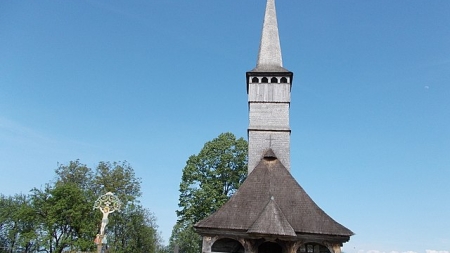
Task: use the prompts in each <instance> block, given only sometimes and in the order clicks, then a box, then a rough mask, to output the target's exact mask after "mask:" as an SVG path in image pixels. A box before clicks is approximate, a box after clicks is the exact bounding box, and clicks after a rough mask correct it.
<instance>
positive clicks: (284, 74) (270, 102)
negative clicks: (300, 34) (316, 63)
mask: <svg viewBox="0 0 450 253" xmlns="http://www.w3.org/2000/svg"><path fill="white" fill-rule="evenodd" d="M246 76H247V94H248V107H249V126H248V145H249V146H248V174H250V172H252V170H253V169H254V168H255V167H256V165H257V164H258V163H259V161H260V160H261V158H263V155H264V153H265V152H266V151H267V150H268V149H272V150H273V152H274V153H275V155H276V156H277V157H278V159H279V160H280V161H281V163H282V164H283V165H284V166H285V167H286V168H287V170H290V167H291V163H290V136H291V129H290V126H289V107H290V102H291V87H292V78H293V73H292V72H290V71H289V70H287V69H285V68H283V61H282V57H281V47H280V39H279V35H278V24H277V15H276V10H275V1H274V0H268V1H267V5H266V12H265V15H264V23H263V29H262V36H261V42H260V46H259V53H258V60H257V64H256V68H254V69H253V70H251V71H249V72H247V75H246Z"/></svg>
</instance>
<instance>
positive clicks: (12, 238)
mask: <svg viewBox="0 0 450 253" xmlns="http://www.w3.org/2000/svg"><path fill="white" fill-rule="evenodd" d="M34 218H35V217H34V211H33V209H32V207H31V205H30V200H29V198H28V197H27V196H26V195H23V194H17V195H15V196H13V197H6V196H3V195H1V196H0V252H16V251H17V250H19V249H22V250H25V251H27V252H29V251H31V250H33V249H35V247H36V240H35V238H36V232H35V231H36V226H37V223H36V222H35V220H34Z"/></svg>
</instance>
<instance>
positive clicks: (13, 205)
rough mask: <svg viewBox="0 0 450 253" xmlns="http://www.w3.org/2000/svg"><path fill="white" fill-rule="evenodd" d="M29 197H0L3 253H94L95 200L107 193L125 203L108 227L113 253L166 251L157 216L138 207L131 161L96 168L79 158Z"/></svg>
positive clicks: (137, 187)
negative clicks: (88, 252)
mask: <svg viewBox="0 0 450 253" xmlns="http://www.w3.org/2000/svg"><path fill="white" fill-rule="evenodd" d="M55 172H56V177H55V179H54V180H53V181H52V182H51V183H48V184H46V185H45V187H43V189H37V188H35V189H33V190H32V191H31V193H30V194H29V195H16V196H14V197H5V196H2V195H0V253H12V252H18V251H24V252H47V253H60V252H65V251H72V252H77V251H94V250H95V245H94V243H93V239H94V238H95V235H96V234H97V233H98V231H99V227H100V222H101V218H102V214H101V212H99V211H98V210H93V204H94V202H95V200H96V199H97V198H98V197H99V196H100V195H103V194H105V193H106V192H108V191H111V192H113V193H115V194H116V195H117V196H118V197H119V199H120V200H121V201H122V202H123V208H122V210H121V211H120V212H115V213H113V214H112V215H111V216H110V219H109V220H110V223H109V224H108V226H107V228H106V233H107V236H108V237H107V238H108V245H109V246H110V251H109V252H110V253H144V252H146V253H148V252H149V253H156V252H163V251H164V250H165V248H164V247H163V246H162V245H161V241H162V240H161V237H160V234H159V233H158V231H157V225H156V218H155V216H154V215H153V214H152V213H151V212H150V211H149V210H148V209H145V208H144V207H142V206H141V205H140V204H139V199H138V197H139V196H141V192H140V184H141V181H140V179H139V178H137V177H136V176H135V173H134V170H133V168H132V167H131V166H130V165H129V164H128V163H127V162H113V163H110V162H100V163H99V164H98V166H97V167H96V168H95V170H93V169H91V168H89V167H88V166H86V165H85V164H82V163H80V162H79V161H78V160H76V161H71V162H70V163H68V164H66V165H64V164H60V165H59V166H58V168H57V169H56V170H55Z"/></svg>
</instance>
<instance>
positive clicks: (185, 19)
mask: <svg viewBox="0 0 450 253" xmlns="http://www.w3.org/2000/svg"><path fill="white" fill-rule="evenodd" d="M264 7H265V1H264V0H261V1H218V0H216V1H211V0H202V1H200V0H190V1H186V0H167V1H166V0H164V1H163V0H153V1H115V0H108V1H99V0H89V1H86V0H71V1H69V0H68V1H47V0H43V1H1V2H0V170H1V179H2V180H1V181H2V182H1V184H0V193H2V194H6V195H13V194H15V193H21V192H22V193H28V191H29V190H30V189H31V188H33V187H41V186H42V185H44V184H45V183H47V182H49V181H50V180H52V179H53V177H54V175H55V174H54V170H55V169H56V168H57V164H58V163H63V164H65V163H68V162H69V161H71V160H75V159H80V161H81V162H82V163H85V164H87V165H88V166H91V167H95V166H96V164H97V163H98V162H99V161H123V160H127V161H128V162H129V163H130V164H131V165H132V166H133V168H134V169H135V171H136V174H137V176H138V177H141V178H142V191H143V198H142V203H143V205H144V206H145V207H147V208H149V209H150V210H151V211H153V212H154V214H155V216H156V217H157V219H158V221H157V223H158V225H159V230H160V231H161V232H162V235H163V238H164V239H165V240H166V242H167V240H168V238H169V236H170V233H171V229H172V226H173V225H174V223H175V221H176V216H175V210H176V209H177V203H178V186H179V183H180V179H181V171H182V169H183V167H184V165H185V162H186V160H187V158H188V157H189V156H190V155H192V154H196V153H198V152H199V151H200V149H201V148H202V146H203V144H204V143H205V142H206V141H209V140H211V139H213V138H215V137H216V136H218V135H219V134H220V133H222V132H227V131H229V132H233V133H234V134H235V135H237V136H239V137H245V138H246V137H247V136H246V130H247V126H248V111H247V94H246V83H245V72H246V71H248V70H251V69H252V68H254V67H255V64H256V57H257V52H258V47H259V39H260V33H261V28H262V20H263V15H264ZM277 12H278V24H279V30H280V38H281V46H282V52H283V61H284V66H285V67H286V68H287V69H289V70H291V71H293V72H294V83H293V89H292V103H291V129H292V138H291V155H292V158H291V160H292V162H291V163H292V173H293V175H294V177H295V178H296V179H297V181H298V182H299V183H300V185H302V186H303V188H305V190H306V191H307V192H308V193H309V194H310V196H311V197H312V198H313V199H314V200H315V201H316V202H317V204H318V205H319V206H320V207H322V209H324V210H325V211H326V212H327V213H328V214H329V215H330V216H331V217H333V218H334V219H336V220H337V221H338V222H340V223H342V224H343V225H345V226H346V227H348V228H350V229H351V230H352V231H354V232H355V233H356V235H355V236H353V237H352V238H351V240H350V242H349V243H347V244H345V245H344V248H343V250H344V251H345V252H346V253H377V252H392V251H397V252H406V251H413V252H417V253H434V252H433V251H443V252H442V253H448V252H450V229H449V228H450V186H449V182H450V181H449V179H450V1H448V0H435V1H425V0H421V1H416V0H408V1H406V0H398V1H391V0H378V1H359V0H355V1H347V0H343V1H335V0H322V1H312V0H308V1H299V0H290V1H288V0H278V1H277Z"/></svg>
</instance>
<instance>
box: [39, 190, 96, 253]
mask: <svg viewBox="0 0 450 253" xmlns="http://www.w3.org/2000/svg"><path fill="white" fill-rule="evenodd" d="M32 201H33V207H34V209H35V211H36V213H37V221H38V222H39V223H40V236H39V239H38V241H40V242H42V244H41V245H40V246H41V247H43V248H45V249H47V250H48V252H50V253H53V252H54V253H61V252H62V251H63V250H65V249H67V248H70V249H77V250H78V249H79V250H89V249H91V248H92V237H93V236H88V235H89V234H90V233H89V231H90V230H92V229H95V225H94V215H93V213H92V204H91V203H92V201H91V200H90V199H88V198H86V195H85V194H84V192H83V191H82V190H81V189H80V188H78V187H77V186H76V185H75V184H72V183H65V184H63V183H59V184H55V185H54V186H51V185H47V186H46V187H45V189H44V190H39V189H33V194H32ZM91 233H92V232H91Z"/></svg>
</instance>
